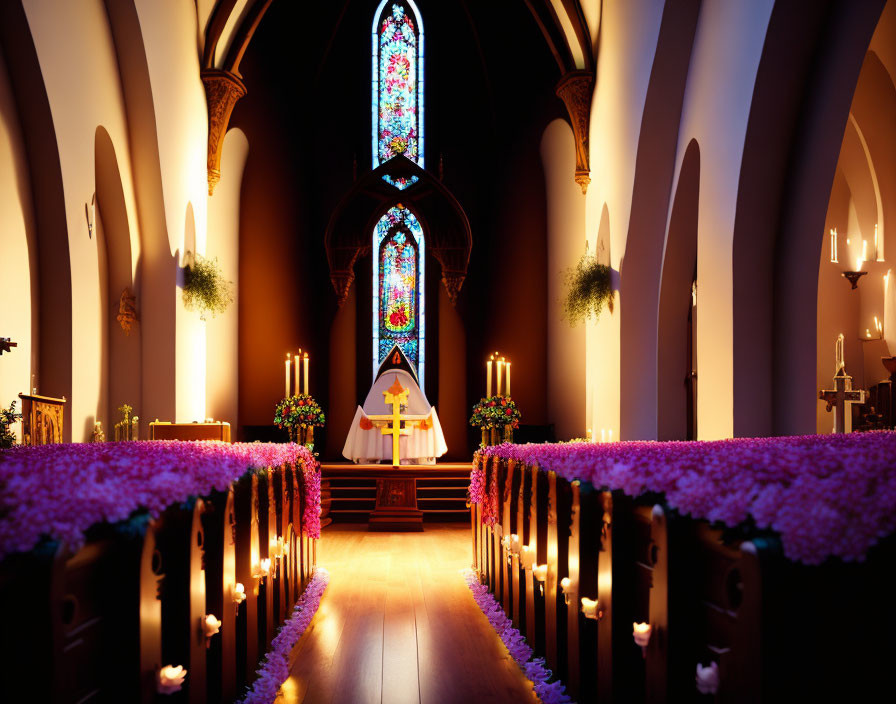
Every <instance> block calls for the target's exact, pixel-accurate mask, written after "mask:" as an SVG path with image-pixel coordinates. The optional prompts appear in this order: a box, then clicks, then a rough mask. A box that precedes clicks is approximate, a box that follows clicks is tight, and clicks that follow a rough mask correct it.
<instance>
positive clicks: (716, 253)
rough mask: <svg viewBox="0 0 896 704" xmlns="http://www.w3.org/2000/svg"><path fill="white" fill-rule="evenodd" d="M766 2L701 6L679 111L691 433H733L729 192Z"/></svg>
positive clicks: (769, 2) (732, 195)
mask: <svg viewBox="0 0 896 704" xmlns="http://www.w3.org/2000/svg"><path fill="white" fill-rule="evenodd" d="M773 5H774V2H773V0H755V2H750V3H739V2H724V1H722V0H705V1H704V2H703V4H702V5H701V9H700V17H699V20H698V24H697V33H696V37H695V39H694V48H693V53H692V55H691V65H690V70H689V73H688V82H687V87H686V89H685V98H684V104H683V106H682V121H681V128H680V130H679V141H678V150H677V155H676V167H675V172H676V173H678V172H679V171H680V170H681V162H682V159H683V158H684V153H685V150H686V149H687V145H688V143H689V142H690V141H691V139H696V140H697V141H698V143H699V144H700V157H701V164H700V208H699V216H698V254H697V282H698V283H697V305H698V309H699V310H700V325H699V326H698V330H697V358H698V359H699V360H700V371H699V379H698V384H697V392H698V398H697V432H698V436H699V438H700V439H705V440H709V439H716V438H725V437H731V436H732V434H733V431H734V416H733V403H734V375H733V361H732V360H733V352H734V349H733V296H732V281H733V274H732V260H731V256H732V242H733V235H734V217H735V210H736V204H737V190H738V184H739V177H740V169H741V161H742V156H743V146H744V138H745V134H746V127H747V120H748V117H749V113H750V106H751V103H752V97H753V87H754V84H755V79H756V71H757V69H758V66H759V60H760V57H761V54H762V48H763V45H764V42H765V34H766V30H767V27H768V22H769V18H770V16H771V11H772V7H773Z"/></svg>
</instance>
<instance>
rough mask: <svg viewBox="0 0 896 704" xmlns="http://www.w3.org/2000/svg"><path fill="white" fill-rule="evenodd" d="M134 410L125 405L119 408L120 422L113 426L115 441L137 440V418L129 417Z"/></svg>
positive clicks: (138, 420) (138, 419)
mask: <svg viewBox="0 0 896 704" xmlns="http://www.w3.org/2000/svg"><path fill="white" fill-rule="evenodd" d="M133 410H134V409H133V408H131V407H130V406H129V405H127V404H125V405H123V406H121V407H119V409H118V411H119V412H120V413H121V415H122V420H121V421H120V422H118V423H116V424H115V441H116V442H122V441H131V440H138V439H139V438H138V429H139V422H140V418H139V416H131V412H132V411H133Z"/></svg>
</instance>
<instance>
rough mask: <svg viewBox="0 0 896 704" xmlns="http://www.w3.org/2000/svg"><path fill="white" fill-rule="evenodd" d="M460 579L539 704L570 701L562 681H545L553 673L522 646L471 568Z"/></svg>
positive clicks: (519, 635)
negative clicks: (521, 673) (527, 682)
mask: <svg viewBox="0 0 896 704" xmlns="http://www.w3.org/2000/svg"><path fill="white" fill-rule="evenodd" d="M464 579H465V580H466V582H467V586H468V587H469V588H470V591H471V592H473V600H474V601H475V602H476V605H477V606H478V607H479V608H480V610H481V611H482V613H483V614H485V617H486V618H487V619H488V622H489V623H490V624H491V626H492V628H494V629H495V632H496V633H497V634H498V636H499V637H500V638H501V642H502V643H504V647H506V648H507V652H509V653H510V657H512V658H513V660H514V662H515V663H516V664H517V665H519V667H520V669H521V670H522V671H523V672H524V673H525V675H526V677H527V678H528V679H529V681H530V682H532V688H533V689H534V690H535V694H536V695H537V696H538V699H539V700H540V701H541V702H542V704H567V703H568V702H572V699H570V697H569V695H568V694H566V687H565V686H564V684H563V683H562V682H560V681H559V680H556V681H554V682H550V681H549V680H550V679H551V678H552V677H553V673H552V672H551V671H550V670H549V669H547V667H545V663H544V658H535V657H533V655H534V651H533V650H532V648H531V647H530V646H529V644H528V643H526V639H525V638H524V637H523V634H522V633H520V632H519V631H518V630H517V629H516V628H515V627H514V625H513V621H511V620H510V619H509V618H507V614H505V613H504V609H502V608H501V606H500V605H499V604H498V602H496V601H495V598H494V597H493V596H492V594H491V592H489V590H488V587H487V586H485V585H484V584H480V582H479V579H478V578H477V577H476V573H475V572H474V571H473V570H471V569H467V570H464Z"/></svg>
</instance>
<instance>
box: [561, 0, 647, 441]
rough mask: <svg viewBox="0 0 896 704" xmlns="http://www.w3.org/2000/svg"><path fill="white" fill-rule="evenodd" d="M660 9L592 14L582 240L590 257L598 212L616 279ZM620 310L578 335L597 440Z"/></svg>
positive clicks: (617, 8) (633, 7)
mask: <svg viewBox="0 0 896 704" xmlns="http://www.w3.org/2000/svg"><path fill="white" fill-rule="evenodd" d="M663 5H664V3H663V2H662V1H661V0H607V1H606V2H605V3H604V4H603V7H602V10H601V13H600V38H599V47H600V53H599V57H598V60H597V80H596V84H595V85H596V87H595V91H594V97H593V99H592V103H591V133H590V147H591V185H590V186H589V187H588V194H587V198H586V232H587V238H588V242H589V246H590V248H591V251H596V248H597V235H598V228H599V226H600V219H601V212H602V210H603V206H604V204H606V206H607V209H608V211H609V222H610V236H609V242H610V244H609V257H610V265H611V267H612V268H613V269H614V270H615V271H617V272H618V271H619V265H620V262H621V260H622V257H623V256H624V253H625V239H626V233H627V232H628V224H629V215H630V212H631V202H632V188H633V185H634V174H635V159H636V156H637V152H638V137H639V134H640V128H641V116H642V115H643V112H644V102H645V99H646V96H647V85H648V81H649V80H650V71H651V68H652V65H653V58H654V54H655V51H656V42H657V38H658V36H659V28H660V22H661V20H662V14H663ZM592 15H593V13H592ZM570 173H571V172H570ZM570 178H571V176H570ZM616 288H617V289H618V281H617V286H616ZM624 306H625V302H624V301H620V300H619V296H618V293H617V296H616V302H615V305H614V311H615V312H614V313H613V314H609V313H608V312H607V311H605V312H604V313H602V314H601V316H600V319H599V320H598V321H596V322H591V323H589V324H588V326H587V331H586V359H587V371H586V394H587V401H586V426H587V427H590V428H592V429H593V430H594V432H595V433H596V434H598V435H599V434H600V429H601V428H604V429H606V430H608V431H609V430H612V431H613V437H614V439H618V438H619V404H620V384H619V373H620V372H619V369H620V367H619V359H620V324H619V319H620V315H624V314H625V313H624Z"/></svg>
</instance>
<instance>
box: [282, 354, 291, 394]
mask: <svg viewBox="0 0 896 704" xmlns="http://www.w3.org/2000/svg"><path fill="white" fill-rule="evenodd" d="M290 364H291V363H290V361H289V352H287V353H286V391H284V392H283V395H284V396H286V397H287V398H289V395H290V394H289V367H290Z"/></svg>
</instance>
